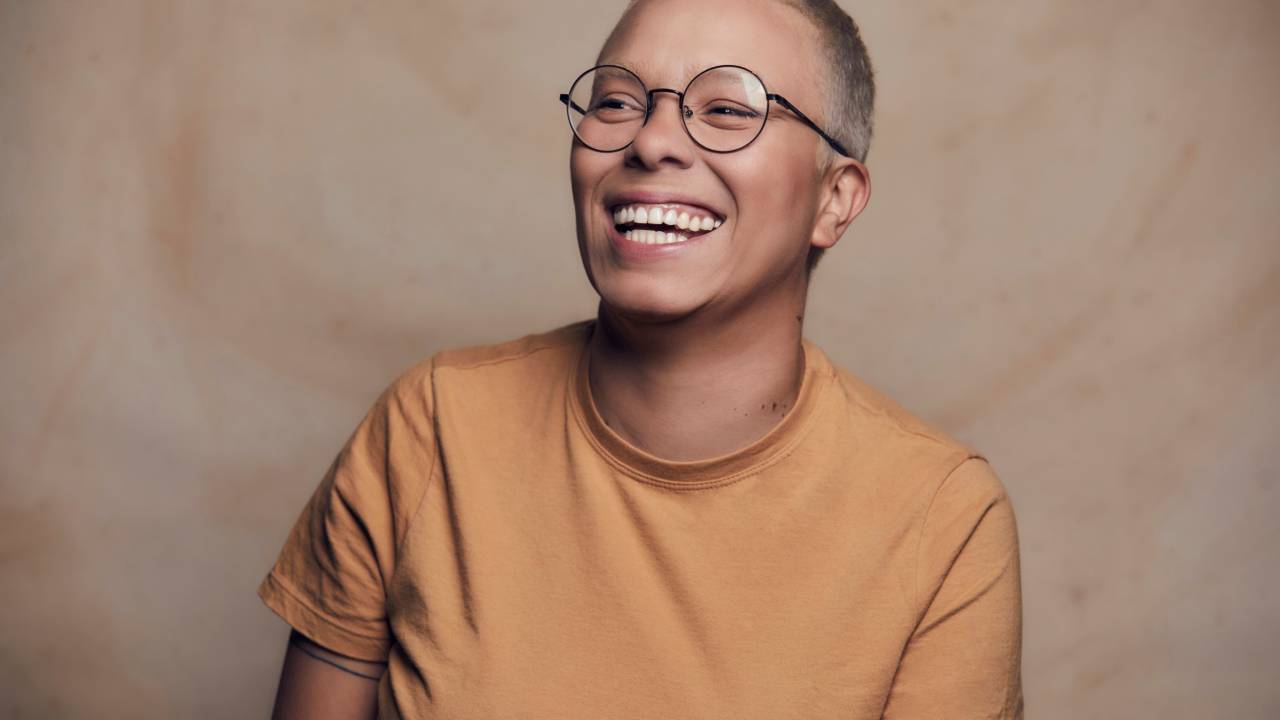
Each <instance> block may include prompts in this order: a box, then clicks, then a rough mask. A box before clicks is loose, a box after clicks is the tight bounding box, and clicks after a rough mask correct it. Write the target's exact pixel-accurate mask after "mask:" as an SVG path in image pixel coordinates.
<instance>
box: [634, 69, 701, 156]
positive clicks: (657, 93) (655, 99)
mask: <svg viewBox="0 0 1280 720" xmlns="http://www.w3.org/2000/svg"><path fill="white" fill-rule="evenodd" d="M667 95H670V99H671V100H672V103H671V104H674V105H675V110H676V112H675V113H670V112H665V111H663V109H662V105H663V103H662V100H663V99H665V98H666V96H667ZM683 112H685V107H684V96H683V95H681V94H680V93H679V92H677V91H675V90H671V89H668V88H654V89H653V90H650V91H649V115H648V117H646V118H645V122H644V125H643V126H642V127H641V128H640V132H638V133H636V137H635V140H633V141H632V142H631V146H630V147H629V148H627V163H628V164H630V165H633V166H642V167H645V168H647V169H650V170H656V169H658V168H660V167H662V166H663V165H671V166H675V167H688V166H689V165H691V164H692V163H693V157H694V152H695V150H694V145H693V138H690V137H689V133H688V132H687V131H686V130H685V127H684V120H683V119H682V118H681V116H680V113H683Z"/></svg>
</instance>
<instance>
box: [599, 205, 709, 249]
mask: <svg viewBox="0 0 1280 720" xmlns="http://www.w3.org/2000/svg"><path fill="white" fill-rule="evenodd" d="M723 223H724V220H723V219H722V218H719V217H716V216H715V214H714V213H711V212H710V211H708V210H707V209H706V208H700V207H695V206H693V205H683V204H680V203H662V204H658V205H648V204H626V205H618V206H615V207H614V208H613V224H614V227H615V228H616V229H617V231H618V234H619V235H621V236H622V237H624V238H626V239H627V240H630V241H631V242H635V243H641V244H644V245H669V244H672V243H682V242H688V241H689V240H692V239H694V238H697V237H701V236H703V235H706V234H707V233H709V232H711V231H712V230H715V229H716V228H718V227H720V225H721V224H723Z"/></svg>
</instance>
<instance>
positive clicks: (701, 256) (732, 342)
mask: <svg viewBox="0 0 1280 720" xmlns="http://www.w3.org/2000/svg"><path fill="white" fill-rule="evenodd" d="M626 23H627V24H626V26H625V27H623V28H622V29H621V30H620V31H618V32H615V33H614V35H613V37H612V38H611V40H610V42H609V43H608V45H607V46H606V47H605V48H604V50H603V51H602V52H601V58H600V62H601V63H613V64H617V65H622V66H623V67H627V68H629V69H631V70H633V71H635V72H636V73H637V74H639V76H640V78H641V79H642V80H643V81H644V83H645V85H646V86H647V87H650V88H653V87H670V88H683V87H685V85H686V84H687V83H688V81H689V79H690V78H691V77H692V76H693V74H695V73H696V72H698V71H699V70H701V69H703V68H706V67H710V66H713V65H719V64H737V65H742V66H745V67H748V68H750V69H752V70H753V71H755V72H756V74H758V75H759V76H760V77H761V78H762V79H763V80H764V82H765V84H766V86H767V87H768V88H769V89H770V90H771V91H773V92H778V93H781V94H782V95H784V96H786V97H787V99H789V100H791V101H792V102H793V103H795V104H796V106H797V107H799V108H800V109H801V110H803V111H804V112H805V113H806V114H807V115H809V116H810V117H811V118H813V119H814V120H815V121H816V122H818V123H819V124H820V125H821V124H823V119H824V117H823V114H822V112H821V110H822V108H823V107H824V103H823V97H822V94H821V91H820V87H819V80H818V79H819V78H821V77H822V73H821V66H820V64H819V63H820V58H819V57H818V53H817V52H816V51H815V50H814V48H816V47H818V39H817V34H816V31H815V29H814V28H813V27H812V26H811V25H810V24H809V22H808V20H807V19H805V18H804V17H803V16H802V15H800V14H799V13H798V12H796V11H795V10H793V9H792V8H790V7H787V6H785V5H782V4H780V3H776V2H773V1H772V0H751V1H744V0H700V1H698V2H691V1H689V0H651V1H650V2H645V3H643V4H641V5H640V6H639V7H638V8H636V9H635V11H634V12H633V13H631V14H630V15H629V16H628V18H626ZM654 102H655V108H654V110H653V115H652V116H651V117H650V119H649V121H648V123H647V124H646V125H645V126H644V128H643V129H641V131H640V133H639V135H637V136H636V139H635V142H633V143H632V144H631V146H630V147H629V148H627V149H626V150H623V151H620V152H615V153H600V152H596V151H594V150H591V149H590V148H587V147H585V146H583V145H581V144H580V143H577V142H575V143H574V147H573V149H572V151H571V155H570V175H571V179H572V185H573V197H574V204H575V207H576V212H577V226H578V245H579V250H580V252H581V254H582V259H583V265H584V267H585V268H586V271H587V275H588V278H589V279H590V281H591V284H592V286H593V287H594V288H595V289H596V292H597V293H599V295H600V298H601V301H600V305H599V309H598V327H599V328H600V329H601V330H602V332H598V333H595V334H594V335H593V338H592V344H591V346H590V348H589V350H588V351H589V353H590V369H591V372H590V381H591V390H592V393H593V396H594V399H595V402H596V405H597V409H598V410H599V411H600V414H601V416H602V417H603V418H604V419H605V421H606V422H607V423H608V424H609V426H610V427H611V428H613V429H614V430H615V431H616V432H617V433H618V434H619V435H621V436H623V437H624V438H626V439H627V440H628V441H629V442H631V443H632V444H633V445H636V446H637V447H639V448H641V449H643V450H646V451H648V452H650V453H651V454H653V455H656V456H658V457H662V458H665V459H668V460H676V461H687V460H697V459H704V458H709V457H715V456H719V455H723V454H726V453H730V452H733V451H734V450H737V449H739V448H741V447H743V446H745V445H747V444H749V443H750V442H752V441H754V440H756V439H758V438H760V437H761V436H763V435H765V434H766V433H767V432H768V431H769V430H770V429H771V428H773V427H774V426H775V425H776V424H777V423H778V421H779V420H780V419H781V416H782V415H784V414H785V413H786V411H787V409H789V408H790V407H791V406H792V404H793V403H794V400H795V397H796V395H797V393H798V391H799V387H800V381H801V378H802V376H803V369H804V367H803V366H804V355H803V349H802V347H801V335H802V326H803V317H804V308H805V299H806V296H807V293H808V284H809V277H808V272H807V268H806V259H807V257H808V252H809V248H810V247H821V248H830V247H832V246H834V245H835V244H836V243H837V242H838V241H839V239H840V237H841V235H843V233H844V231H845V229H846V228H847V227H848V225H849V223H850V222H852V221H853V219H854V218H855V217H856V216H857V215H858V213H859V212H861V211H862V209H863V208H864V207H865V206H866V203H867V199H868V196H869V192H870V183H869V176H868V174H867V171H866V168H865V167H864V166H862V165H861V164H860V163H858V162H857V161H855V160H852V159H849V158H845V157H843V156H839V155H836V154H835V153H831V155H832V156H834V157H833V159H831V160H830V161H829V162H822V161H820V158H823V157H824V152H819V150H820V147H819V146H820V145H824V143H823V141H822V140H821V138H819V137H818V135H817V134H816V133H814V132H813V131H812V130H810V129H809V128H807V127H805V126H804V125H803V124H802V123H801V122H800V121H799V120H798V119H796V118H795V117H794V116H793V115H790V114H789V113H788V112H787V111H786V110H785V109H783V108H781V107H780V106H778V105H777V104H776V103H775V104H774V105H773V107H772V108H771V110H770V116H769V120H768V123H767V124H766V125H765V128H764V132H763V133H762V134H761V135H760V136H759V137H758V138H757V139H756V140H755V142H754V143H752V144H751V145H750V146H748V147H746V148H744V149H742V150H739V151H737V152H734V153H728V154H718V153H713V152H709V151H706V150H703V149H702V148H700V147H698V146H697V145H696V144H695V143H694V142H693V141H692V139H690V137H689V136H688V134H687V133H686V132H685V131H684V128H683V126H682V125H681V122H680V118H679V114H678V113H679V111H678V107H677V102H676V100H675V98H674V97H673V96H671V95H667V94H658V95H656V96H655V100H654ZM632 190H656V191H660V192H675V193H680V194H682V195H691V196H693V197H695V198H697V199H699V201H700V203H699V204H702V205H706V206H708V207H711V208H713V209H716V210H717V211H718V212H720V213H722V214H723V216H724V225H723V226H722V227H720V228H719V229H717V230H716V231H715V232H713V233H711V234H710V235H708V236H706V238H704V239H703V240H702V241H701V242H700V243H698V245H697V246H696V247H695V246H692V245H691V246H689V247H688V248H685V250H687V251H686V252H682V253H679V254H678V255H673V256H672V257H670V258H664V259H662V260H661V261H658V262H635V261H631V260H628V259H627V258H623V257H620V256H619V255H618V253H617V252H615V251H614V250H613V248H612V246H611V244H610V241H609V239H608V235H607V233H608V228H609V227H610V226H611V225H612V224H613V219H612V216H611V212H610V207H609V202H610V199H611V198H613V197H616V196H617V195H618V194H619V193H625V192H627V191H632ZM775 408H776V409H775Z"/></svg>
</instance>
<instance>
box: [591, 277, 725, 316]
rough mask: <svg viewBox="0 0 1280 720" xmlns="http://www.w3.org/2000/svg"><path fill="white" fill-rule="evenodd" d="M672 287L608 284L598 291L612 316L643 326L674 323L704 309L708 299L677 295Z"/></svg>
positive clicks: (647, 283)
mask: <svg viewBox="0 0 1280 720" xmlns="http://www.w3.org/2000/svg"><path fill="white" fill-rule="evenodd" d="M669 285H670V284H669V283H659V282H627V283H606V284H602V285H600V286H597V287H596V292H598V293H599V295H600V300H601V302H603V303H604V304H605V306H607V307H608V308H609V310H610V312H612V313H613V314H615V315H617V316H619V317H623V318H627V319H629V320H633V321H635V322H641V323H648V324H652V323H664V322H673V321H676V320H680V319H682V318H684V317H687V316H689V315H691V314H693V313H694V312H696V311H697V310H698V309H699V308H701V307H702V306H704V305H705V304H706V302H707V298H702V297H693V296H691V295H690V294H689V293H688V292H687V291H686V292H678V291H675V290H674V289H673V288H670V287H669Z"/></svg>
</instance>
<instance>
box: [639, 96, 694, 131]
mask: <svg viewBox="0 0 1280 720" xmlns="http://www.w3.org/2000/svg"><path fill="white" fill-rule="evenodd" d="M658 93H671V94H672V95H675V96H676V103H677V105H676V109H677V110H678V111H679V112H680V119H681V124H682V125H683V124H684V123H683V121H684V120H685V119H686V118H687V117H688V115H687V114H686V112H687V108H686V107H685V105H684V93H683V92H680V91H679V90H676V89H673V88H664V87H658V88H654V89H652V90H648V91H646V92H645V98H646V100H647V103H646V105H647V107H646V108H645V111H644V124H645V125H648V124H649V118H650V117H652V116H653V108H654V105H655V101H654V98H653V96H654V95H657V94H658Z"/></svg>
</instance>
